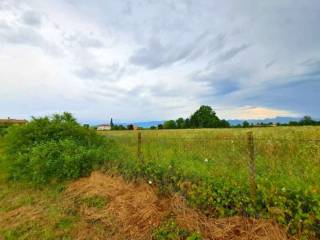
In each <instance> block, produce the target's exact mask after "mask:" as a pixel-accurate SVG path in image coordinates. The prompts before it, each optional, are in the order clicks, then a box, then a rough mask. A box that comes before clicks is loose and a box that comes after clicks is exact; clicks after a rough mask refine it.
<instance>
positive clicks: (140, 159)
mask: <svg viewBox="0 0 320 240" xmlns="http://www.w3.org/2000/svg"><path fill="white" fill-rule="evenodd" d="M141 145H142V136H141V132H138V146H137V147H138V148H137V156H138V160H139V162H140V163H142V162H143V160H142V150H141Z"/></svg>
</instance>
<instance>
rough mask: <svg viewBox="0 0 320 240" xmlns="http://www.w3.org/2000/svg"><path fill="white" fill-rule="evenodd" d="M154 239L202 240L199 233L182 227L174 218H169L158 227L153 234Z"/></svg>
mask: <svg viewBox="0 0 320 240" xmlns="http://www.w3.org/2000/svg"><path fill="white" fill-rule="evenodd" d="M152 239H153V240H202V237H201V235H200V234H199V233H196V232H194V233H190V232H189V231H187V230H186V229H183V228H181V227H180V226H179V225H177V223H176V222H175V221H174V220H169V221H167V222H166V223H164V224H163V225H162V226H160V227H159V228H158V229H156V230H155V231H154V233H153V236H152Z"/></svg>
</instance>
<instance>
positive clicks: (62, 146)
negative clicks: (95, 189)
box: [5, 113, 105, 183]
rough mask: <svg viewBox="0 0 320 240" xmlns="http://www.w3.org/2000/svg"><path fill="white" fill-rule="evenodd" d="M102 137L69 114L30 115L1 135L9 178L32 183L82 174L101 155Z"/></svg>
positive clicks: (97, 162)
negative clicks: (27, 120)
mask: <svg viewBox="0 0 320 240" xmlns="http://www.w3.org/2000/svg"><path fill="white" fill-rule="evenodd" d="M103 147H105V140H104V139H103V137H101V136H99V135H97V133H96V131H94V130H92V129H88V128H85V127H83V126H81V125H80V124H79V123H77V121H76V120H75V118H73V116H72V115H71V114H69V113H64V114H62V115H59V114H55V115H53V116H52V117H51V118H49V117H42V118H33V119H32V120H31V121H30V122H29V123H28V124H26V125H23V126H13V127H11V128H10V129H9V131H8V133H7V134H6V136H5V158H6V161H7V162H8V165H9V174H10V177H11V178H12V179H14V180H18V179H24V180H26V181H31V182H33V183H47V182H50V181H55V180H66V179H75V178H78V177H80V176H85V175H88V174H89V173H90V171H91V170H92V169H93V168H94V167H95V166H98V165H99V164H101V163H102V160H103V159H104V158H105V152H104V150H103Z"/></svg>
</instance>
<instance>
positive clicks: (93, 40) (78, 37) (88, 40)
mask: <svg viewBox="0 0 320 240" xmlns="http://www.w3.org/2000/svg"><path fill="white" fill-rule="evenodd" d="M66 40H68V41H70V42H71V43H72V42H76V43H77V44H79V45H80V47H83V48H90V47H92V48H102V47H104V44H103V42H102V41H101V40H100V39H98V38H97V37H95V36H92V34H91V33H90V32H89V33H78V34H74V35H71V36H70V37H67V38H66Z"/></svg>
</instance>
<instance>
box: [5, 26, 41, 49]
mask: <svg viewBox="0 0 320 240" xmlns="http://www.w3.org/2000/svg"><path fill="white" fill-rule="evenodd" d="M0 39H2V40H3V41H5V42H7V43H12V44H27V45H32V46H39V45H43V43H44V42H45V40H44V39H43V37H42V36H41V35H40V34H38V33H37V32H36V31H35V30H33V29H31V28H27V27H21V26H20V27H16V26H10V25H8V24H7V23H1V24H0Z"/></svg>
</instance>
